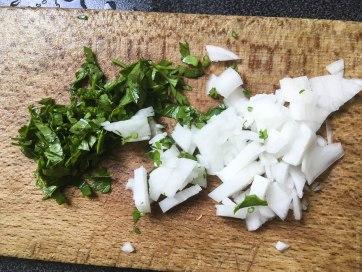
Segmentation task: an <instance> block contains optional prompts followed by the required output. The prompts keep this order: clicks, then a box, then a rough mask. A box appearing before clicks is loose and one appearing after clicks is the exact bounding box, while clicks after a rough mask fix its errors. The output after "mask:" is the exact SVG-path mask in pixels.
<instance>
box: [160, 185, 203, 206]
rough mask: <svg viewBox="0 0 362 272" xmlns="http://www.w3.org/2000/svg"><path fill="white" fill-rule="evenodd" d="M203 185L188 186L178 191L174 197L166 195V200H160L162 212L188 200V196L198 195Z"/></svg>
mask: <svg viewBox="0 0 362 272" xmlns="http://www.w3.org/2000/svg"><path fill="white" fill-rule="evenodd" d="M201 190H202V189H201V187H200V186H199V185H193V186H191V187H189V188H186V189H184V190H182V191H180V192H178V193H176V194H175V195H174V196H173V197H166V198H165V199H164V200H162V201H160V202H159V205H160V208H161V210H162V212H164V213H165V212H167V211H168V210H169V209H171V208H173V207H175V206H177V205H178V204H180V203H182V202H184V201H186V200H187V199H188V198H190V197H192V196H194V195H197V194H198V193H199V192H200V191H201Z"/></svg>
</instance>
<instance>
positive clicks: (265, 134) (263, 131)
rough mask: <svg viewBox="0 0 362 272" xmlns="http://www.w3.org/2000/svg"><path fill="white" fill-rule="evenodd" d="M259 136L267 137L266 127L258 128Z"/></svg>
mask: <svg viewBox="0 0 362 272" xmlns="http://www.w3.org/2000/svg"><path fill="white" fill-rule="evenodd" d="M259 138H260V139H262V140H266V139H267V138H268V131H267V130H266V129H261V130H259Z"/></svg>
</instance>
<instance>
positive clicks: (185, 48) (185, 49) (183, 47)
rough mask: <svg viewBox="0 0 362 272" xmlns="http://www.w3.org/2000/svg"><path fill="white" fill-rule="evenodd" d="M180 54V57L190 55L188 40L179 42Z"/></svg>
mask: <svg viewBox="0 0 362 272" xmlns="http://www.w3.org/2000/svg"><path fill="white" fill-rule="evenodd" d="M179 45H180V54H181V57H182V58H185V57H187V56H188V55H190V46H189V43H188V42H183V43H182V42H180V43H179Z"/></svg>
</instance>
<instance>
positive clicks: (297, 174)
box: [289, 166, 306, 198]
mask: <svg viewBox="0 0 362 272" xmlns="http://www.w3.org/2000/svg"><path fill="white" fill-rule="evenodd" d="M289 173H290V176H291V178H292V181H293V183H294V187H295V190H296V191H297V194H298V197H299V198H302V197H303V189H304V185H305V182H306V179H305V176H304V174H303V173H302V171H300V168H299V167H295V166H291V167H290V168H289Z"/></svg>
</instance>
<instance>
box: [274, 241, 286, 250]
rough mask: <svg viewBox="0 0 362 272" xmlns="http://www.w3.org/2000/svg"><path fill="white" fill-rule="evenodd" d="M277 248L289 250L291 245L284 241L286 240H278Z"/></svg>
mask: <svg viewBox="0 0 362 272" xmlns="http://www.w3.org/2000/svg"><path fill="white" fill-rule="evenodd" d="M275 248H276V249H277V250H279V251H280V252H283V251H284V250H287V249H288V248H289V245H288V244H286V243H284V242H281V241H278V242H277V243H276V244H275Z"/></svg>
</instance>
